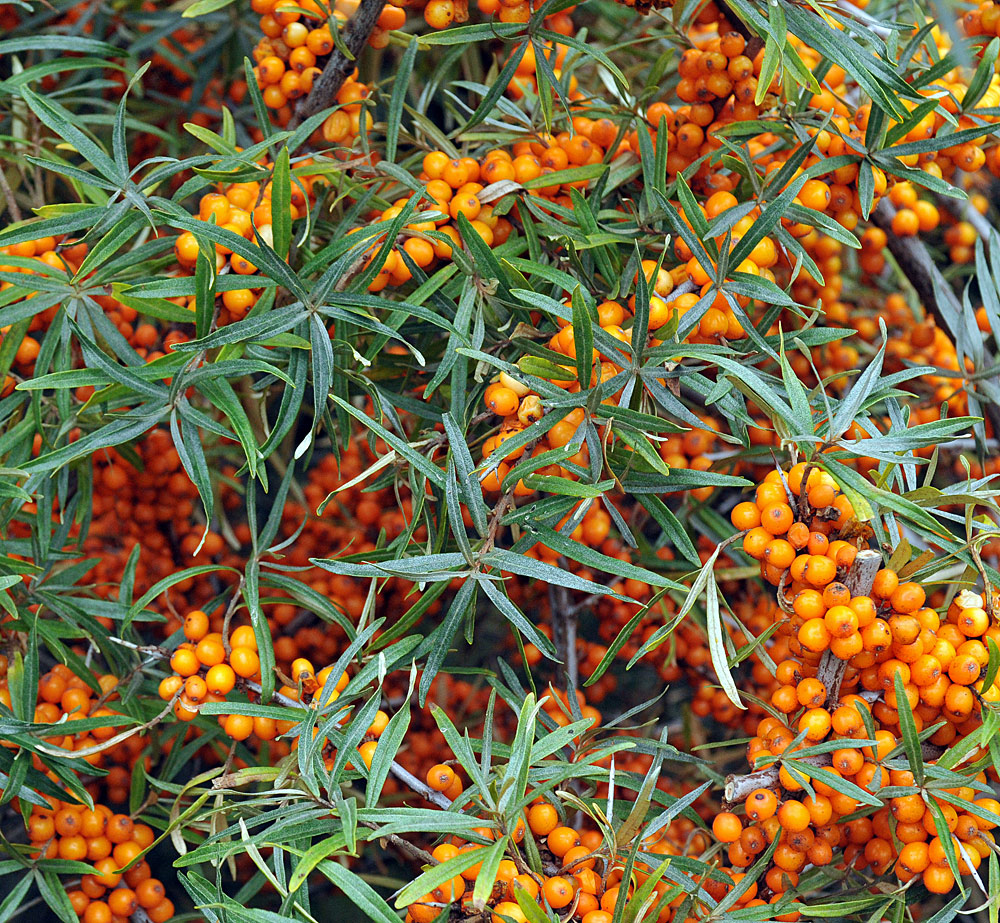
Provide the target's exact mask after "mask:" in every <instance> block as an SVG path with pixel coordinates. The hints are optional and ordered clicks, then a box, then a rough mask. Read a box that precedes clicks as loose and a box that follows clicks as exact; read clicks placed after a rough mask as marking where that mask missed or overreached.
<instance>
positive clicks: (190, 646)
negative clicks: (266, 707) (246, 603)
mask: <svg viewBox="0 0 1000 923" xmlns="http://www.w3.org/2000/svg"><path fill="white" fill-rule="evenodd" d="M208 629H209V618H208V616H207V615H206V614H205V613H204V612H202V611H201V610H200V609H193V610H192V611H190V612H188V613H187V615H186V616H185V617H184V637H185V638H186V639H187V640H186V641H184V642H182V643H181V644H180V645H179V646H178V647H177V649H176V650H175V651H174V652H173V654H172V655H171V656H170V669H171V670H173V673H172V674H171V675H170V676H167V677H164V679H162V680H161V681H160V685H159V688H158V692H159V695H160V698H161V699H163V700H164V701H165V702H169V701H171V700H173V701H174V715H175V716H176V717H177V719H178V720H180V721H192V720H193V719H195V718H196V717H197V716H198V711H199V709H200V707H201V706H202V705H203V704H204V703H206V702H224V701H226V696H227V695H228V694H229V693H230V692H232V691H233V689H234V688H235V686H236V684H237V682H239V681H240V680H249V681H251V682H259V681H260V657H259V655H258V653H257V638H256V636H255V635H254V631H253V629H252V628H251V627H250V626H248V625H241V626H239V627H238V628H235V629H234V630H233V631H232V633H231V634H230V636H229V650H228V652H227V649H226V644H225V643H224V640H223V636H222V634H221V633H219V632H210V631H209V630H208ZM219 724H220V726H221V727H222V729H223V730H224V731H225V732H226V734H227V735H228V736H230V737H232V738H233V740H246V739H247V738H248V737H249V736H250V735H251V734H256V735H257V736H258V738H260V739H261V740H274V738H275V737H277V736H278V734H279V730H278V728H277V722H275V721H274V720H273V719H271V718H248V717H247V716H246V715H220V716H219ZM289 727H291V722H289Z"/></svg>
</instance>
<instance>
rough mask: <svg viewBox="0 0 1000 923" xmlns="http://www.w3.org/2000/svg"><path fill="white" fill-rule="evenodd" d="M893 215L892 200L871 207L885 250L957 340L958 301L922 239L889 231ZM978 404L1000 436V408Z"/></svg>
mask: <svg viewBox="0 0 1000 923" xmlns="http://www.w3.org/2000/svg"><path fill="white" fill-rule="evenodd" d="M895 215H896V209H895V208H893V206H892V203H891V202H890V201H889V200H888V199H882V200H881V201H880V202H879V203H878V205H876V206H875V208H874V209H872V213H871V220H872V221H873V222H874V223H875V224H876V225H878V227H880V228H881V229H882V230H883V231H885V235H886V238H887V243H888V247H889V252H890V253H891V254H892V255H893V257H894V258H895V260H896V262H897V263H898V264H899V268H900V269H901V270H902V271H903V273H904V275H905V276H906V278H907V279H909V280H910V284H911V285H912V286H913V287H914V288H915V289H916V291H917V295H918V296H919V297H920V300H921V302H923V305H924V307H925V308H926V309H927V310H928V311H929V312H930V313H931V314H932V315H933V316H934V319H935V320H936V321H937V325H938V326H939V327H940V328H941V329H942V330H945V331H947V332H948V333H949V334H950V335H951V337H952V339H953V340H955V341H957V340H958V334H959V331H958V330H956V329H953V326H954V325H953V324H952V323H951V322H950V321H949V320H948V317H949V316H952V317H955V318H961V316H962V304H961V302H960V301H959V300H958V298H957V296H956V295H955V293H954V291H953V290H952V288H951V285H950V284H949V283H948V281H947V280H946V279H945V277H944V276H943V275H941V271H940V270H939V269H938V268H937V266H936V265H935V264H934V260H933V259H931V255H930V253H928V252H927V248H926V247H925V246H924V244H923V242H922V241H921V240H920V239H919V238H916V237H899V236H898V235H897V234H896V233H895V232H894V231H893V229H892V219H893V218H894V217H895ZM943 301H947V305H944V304H942V302H943ZM983 359H984V363H985V367H986V368H992V367H993V365H994V364H995V361H996V360H995V358H994V357H993V356H992V355H991V354H990V353H988V352H986V353H985V354H984V356H983ZM977 371H978V369H977ZM982 404H983V413H984V414H985V415H986V417H987V419H988V420H989V421H990V424H991V425H992V427H993V434H994V436H1000V407H998V406H997V405H996V404H995V403H994V402H992V401H990V400H988V399H987V400H983V402H982Z"/></svg>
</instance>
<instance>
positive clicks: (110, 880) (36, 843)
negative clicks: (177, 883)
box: [28, 801, 174, 923]
mask: <svg viewBox="0 0 1000 923" xmlns="http://www.w3.org/2000/svg"><path fill="white" fill-rule="evenodd" d="M28 839H29V841H30V843H31V846H32V850H33V851H32V853H31V855H32V857H33V858H47V859H55V858H60V859H72V860H75V861H77V862H89V863H91V864H92V865H93V867H94V871H93V872H91V873H89V874H86V875H84V876H83V877H82V878H81V879H80V885H79V887H78V888H76V889H74V890H72V891H70V892H69V893H68V897H69V902H70V904H71V905H72V907H73V910H74V912H75V913H76V915H77V916H78V917H79V918H80V919H81V920H82V921H83V923H125V921H127V920H128V918H129V917H130V916H131V915H132V914H133V913H135V912H136V910H138V909H140V908H142V909H143V910H144V911H145V912H146V915H147V916H148V917H149V919H150V920H152V923H166V921H167V920H169V919H170V918H171V917H173V915H174V905H173V902H172V901H171V900H170V899H169V898H168V897H167V896H166V891H165V889H164V887H163V883H162V882H161V881H160V880H159V879H157V878H153V877H152V872H151V870H150V867H149V863H147V862H145V861H140V862H137V863H136V864H135V865H132V867H131V868H130V869H128V871H126V872H122V871H121V870H122V869H124V868H125V867H126V866H128V865H130V864H131V863H133V862H135V860H136V859H137V858H138V857H139V856H140V855H141V854H142V853H143V852H144V851H145V850H146V849H148V848H149V847H150V846H152V844H153V841H154V839H155V835H154V833H153V830H152V828H151V827H148V826H147V825H146V824H137V823H134V822H133V820H132V819H131V818H130V817H129V816H128V815H127V814H115V813H114V812H113V811H112V810H111V808H109V807H107V806H106V805H104V804H100V803H98V804H95V805H94V807H93V809H90V808H87V807H86V806H85V805H83V804H78V803H76V802H73V801H61V802H57V803H56V804H55V805H54V806H53V807H40V806H38V805H32V806H31V814H30V816H29V817H28Z"/></svg>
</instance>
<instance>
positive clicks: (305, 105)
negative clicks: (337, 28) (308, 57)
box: [288, 0, 386, 129]
mask: <svg viewBox="0 0 1000 923" xmlns="http://www.w3.org/2000/svg"><path fill="white" fill-rule="evenodd" d="M385 2H386V0H361V5H360V6H359V7H358V9H357V12H355V14H354V16H353V17H352V18H351V21H350V22H349V23H348V24H347V26H346V27H345V28H344V32H343V39H344V45H345V46H346V48H347V50H348V52H350V54H349V55H346V54H344V52H343V50H342V49H341V48H340V47H337V48H334V49H333V52H332V53H331V54H330V60H329V61H327V62H326V66H325V67H324V68H323V73H322V74H320V75H319V76H318V77H317V78H316V79H315V81H313V86H312V89H311V90H310V91H309V95H308V96H305V97H304V98H302V99H301V100H299V104H298V105H297V106H296V107H295V112H294V113H293V115H292V119H291V121H290V122H289V123H288V127H289V128H290V129H295V128H297V127H298V126H299V125H300V124H301V123H302V122H303V121H305V120H306V119H307V118H309V116H311V115H315V114H316V113H317V112H319V111H321V110H322V109H326V108H327V107H328V106H330V105H331V104H332V103H333V101H334V99H335V98H336V96H337V92H338V91H339V90H340V88H341V86H342V85H343V83H344V81H345V80H346V79H347V78H348V76H350V74H351V71H353V70H354V68H355V67H356V66H357V61H358V55H360V54H361V50H362V49H363V48H364V47H365V43H366V42H367V41H368V36H369V35H371V34H372V29H374V28H375V23H377V22H378V18H379V16H381V15H382V9H383V8H384V7H385Z"/></svg>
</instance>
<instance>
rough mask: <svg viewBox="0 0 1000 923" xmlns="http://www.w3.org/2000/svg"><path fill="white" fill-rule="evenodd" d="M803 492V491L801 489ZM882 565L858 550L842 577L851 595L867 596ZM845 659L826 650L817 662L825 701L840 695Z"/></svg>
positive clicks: (830, 702)
mask: <svg viewBox="0 0 1000 923" xmlns="http://www.w3.org/2000/svg"><path fill="white" fill-rule="evenodd" d="M803 493H804V491H803ZM881 567H882V555H880V554H879V553H878V552H877V551H871V550H868V551H859V552H858V556H857V557H856V558H855V559H854V564H853V565H852V566H851V569H850V571H848V574H847V576H846V577H845V578H844V585H845V586H846V587H847V589H848V590H850V591H851V596H868V595H870V594H871V591H872V584H873V583H874V582H875V575H876V574H877V573H878V572H879V570H880V569H881ZM846 670H847V661H846V660H841V659H840V658H839V657H838V656H837V655H836V654H834V653H833V652H832V651H830V650H827V651H826V652H825V653H824V654H823V658H822V659H821V660H820V662H819V668H818V669H817V671H816V678H817V679H818V680H819V681H820V682H821V683H822V684H823V686H824V687H825V688H826V701H827V704H828V705H833V704H834V703H835V702H836V701H837V699H838V698H839V696H840V684H841V683H842V682H843V681H844V673H845V671H846Z"/></svg>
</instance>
